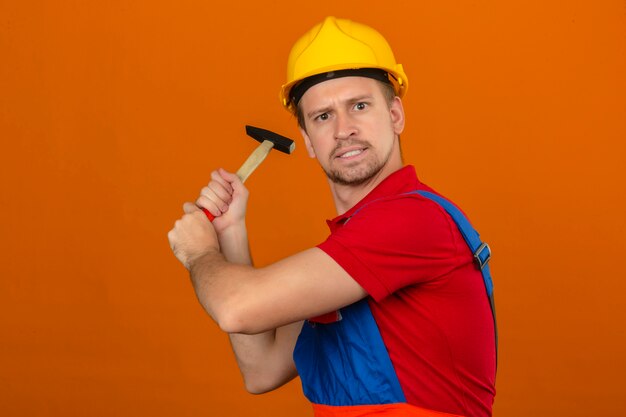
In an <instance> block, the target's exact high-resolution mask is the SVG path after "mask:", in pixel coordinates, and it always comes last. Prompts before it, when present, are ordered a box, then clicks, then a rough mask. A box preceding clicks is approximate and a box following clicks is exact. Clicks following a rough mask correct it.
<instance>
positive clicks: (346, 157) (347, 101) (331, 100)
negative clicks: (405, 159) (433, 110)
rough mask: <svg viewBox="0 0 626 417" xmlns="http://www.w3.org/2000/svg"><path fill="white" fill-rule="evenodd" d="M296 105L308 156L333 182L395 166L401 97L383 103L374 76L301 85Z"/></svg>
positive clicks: (353, 181) (355, 181) (351, 181)
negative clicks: (304, 86)
mask: <svg viewBox="0 0 626 417" xmlns="http://www.w3.org/2000/svg"><path fill="white" fill-rule="evenodd" d="M300 106H301V109H302V113H303V115H304V122H305V126H306V131H305V130H304V129H301V133H302V136H303V137H304V141H305V144H306V147H307V151H308V153H309V156H311V157H312V158H317V159H318V161H319V163H320V165H321V166H322V169H323V170H324V172H325V173H326V175H327V176H328V178H329V179H330V180H331V181H332V182H333V183H335V184H340V185H360V184H363V183H366V182H368V181H369V180H371V179H372V178H374V177H376V176H377V175H378V174H379V173H380V172H381V171H383V170H385V169H388V170H391V171H390V172H393V171H395V170H396V169H398V168H400V167H401V165H402V162H401V158H400V146H399V143H398V135H399V134H400V133H401V132H402V130H403V128H404V111H403V109H402V102H401V101H400V99H399V98H397V97H396V98H395V99H394V100H393V101H392V102H391V104H389V103H388V101H387V99H386V98H385V96H384V95H383V92H382V89H381V86H380V85H379V82H378V81H375V80H373V79H371V78H365V77H343V78H336V79H333V80H329V81H324V82H322V83H320V84H316V85H314V86H313V87H311V88H310V89H309V90H307V92H306V93H305V94H304V95H303V96H302V99H301V101H300ZM398 164H399V166H397V167H396V166H395V165H398ZM391 165H394V166H393V167H392V166H391Z"/></svg>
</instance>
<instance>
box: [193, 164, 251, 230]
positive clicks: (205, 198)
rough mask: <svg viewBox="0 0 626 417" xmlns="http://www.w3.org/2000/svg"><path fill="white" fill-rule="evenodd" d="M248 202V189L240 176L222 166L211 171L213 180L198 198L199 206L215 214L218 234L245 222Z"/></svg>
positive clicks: (197, 203)
mask: <svg viewBox="0 0 626 417" xmlns="http://www.w3.org/2000/svg"><path fill="white" fill-rule="evenodd" d="M247 204H248V190H247V189H246V187H245V186H244V185H243V183H242V182H241V180H240V179H239V177H237V175H236V174H233V173H230V172H228V171H226V170H224V169H221V168H220V169H218V170H217V171H213V172H212V173H211V182H210V183H209V185H207V186H206V187H204V188H203V189H202V190H201V191H200V196H199V197H198V199H197V200H196V205H197V206H198V207H203V208H205V209H207V210H208V211H210V212H211V214H213V215H214V216H215V220H213V226H214V227H215V231H216V232H217V234H218V235H221V234H222V232H224V231H225V230H226V229H228V228H230V227H232V226H241V225H243V224H244V222H245V217H246V208H247Z"/></svg>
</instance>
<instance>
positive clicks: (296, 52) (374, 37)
mask: <svg viewBox="0 0 626 417" xmlns="http://www.w3.org/2000/svg"><path fill="white" fill-rule="evenodd" d="M369 68H373V69H377V70H383V71H373V72H377V73H382V74H384V77H385V80H384V81H386V82H390V83H391V84H392V85H393V86H394V89H395V91H396V94H397V95H398V96H399V97H402V96H404V94H406V91H407V89H408V86H409V83H408V79H407V77H406V74H405V73H404V70H403V69H402V65H401V64H398V63H396V59H395V57H394V56H393V52H392V50H391V47H390V46H389V44H388V43H387V41H386V40H385V38H383V36H382V35H381V34H380V33H378V32H377V31H376V30H374V29H372V28H371V27H369V26H366V25H363V24H360V23H356V22H352V21H350V20H347V19H337V18H335V17H332V16H329V17H327V18H326V19H324V21H323V22H322V23H319V24H317V25H315V26H314V27H313V28H312V29H311V30H309V31H308V32H307V33H305V34H304V36H302V37H301V38H300V39H298V41H297V42H296V43H295V44H294V46H293V47H292V48H291V53H290V54H289V60H288V62H287V82H286V83H285V84H284V85H283V86H282V88H281V90H280V101H281V103H282V105H283V106H285V108H286V109H287V110H289V111H290V112H292V113H295V110H296V105H297V101H298V100H299V99H300V97H301V95H300V96H299V97H296V98H295V100H294V97H293V96H292V91H293V90H294V87H295V86H296V85H299V84H300V83H301V82H302V81H303V80H304V79H306V78H309V77H312V76H314V75H319V74H324V73H335V72H339V73H340V72H342V71H345V70H358V69H369ZM347 74H348V75H350V74H351V73H350V72H348V73H347ZM387 74H388V75H387ZM353 75H362V74H360V73H359V72H355V73H353ZM344 76H345V75H344ZM363 76H368V77H371V78H378V76H373V75H367V74H365V75H363ZM328 78H332V77H328ZM320 81H322V80H318V81H317V82H320ZM314 84H315V82H313V83H312V84H311V85H314ZM302 94H303V92H302Z"/></svg>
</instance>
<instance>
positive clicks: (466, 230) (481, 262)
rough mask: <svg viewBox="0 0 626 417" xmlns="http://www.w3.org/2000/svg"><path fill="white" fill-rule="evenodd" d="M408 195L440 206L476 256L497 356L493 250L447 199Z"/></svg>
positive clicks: (431, 194)
mask: <svg viewBox="0 0 626 417" xmlns="http://www.w3.org/2000/svg"><path fill="white" fill-rule="evenodd" d="M407 194H419V195H421V196H423V197H425V198H428V199H429V200H432V201H434V202H435V203H437V204H439V205H440V206H441V207H442V208H443V209H444V210H445V211H446V212H447V213H448V214H449V215H450V217H452V220H453V221H454V223H455V224H456V226H457V227H458V228H459V231H460V232H461V235H462V236H463V239H465V242H466V243H467V245H468V246H469V248H470V250H471V251H472V253H473V254H474V261H475V262H476V266H477V267H478V268H480V271H481V273H482V276H483V282H484V284H485V290H486V292H487V298H488V299H489V305H490V306H491V314H492V315H493V326H494V330H495V336H496V355H497V352H498V328H497V326H496V305H495V301H494V297H493V281H492V279H491V271H490V270H489V265H488V263H489V260H490V259H491V248H489V245H488V244H487V243H484V242H482V241H481V240H480V235H479V234H478V232H477V231H476V229H474V227H472V224H471V223H470V222H469V220H468V219H467V217H465V215H464V214H463V213H462V212H461V210H459V209H458V208H457V207H456V206H455V205H454V204H452V203H451V202H450V201H448V200H446V199H445V198H443V197H441V196H440V195H437V194H435V193H431V192H429V191H420V190H416V191H411V192H409V193H407Z"/></svg>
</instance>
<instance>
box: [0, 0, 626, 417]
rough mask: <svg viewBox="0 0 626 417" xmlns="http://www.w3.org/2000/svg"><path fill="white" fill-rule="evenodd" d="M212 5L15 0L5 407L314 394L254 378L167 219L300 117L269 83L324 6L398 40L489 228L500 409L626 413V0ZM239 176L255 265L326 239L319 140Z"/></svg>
mask: <svg viewBox="0 0 626 417" xmlns="http://www.w3.org/2000/svg"><path fill="white" fill-rule="evenodd" d="M212 3H213V2H209V1H197V0H184V1H145V0H144V1H122V0H112V1H107V2H79V1H61V0H59V1H51V0H49V1H38V2H35V1H1V2H0V128H1V130H0V141H1V144H2V147H1V148H0V181H1V186H0V212H1V219H0V236H1V239H0V257H1V258H0V259H1V261H0V414H1V415H3V416H35V415H37V416H113V415H114V416H137V415H151V416H172V415H176V416H201V415H204V416H229V415H232V416H272V417H275V416H298V415H302V416H306V415H310V411H309V406H308V404H307V403H306V402H305V401H304V399H303V398H302V395H301V391H300V387H299V384H298V383H297V382H296V383H292V384H290V385H289V386H287V387H286V388H283V389H281V390H279V391H277V392H275V393H272V394H269V395H267V396H261V397H254V396H250V395H247V394H246V393H245V392H244V390H243V388H242V385H241V382H240V377H239V374H238V371H237V368H236V365H235V363H234V360H233V357H232V354H231V353H230V351H229V345H228V341H227V338H226V337H225V336H224V335H223V334H221V333H220V332H219V331H218V329H217V327H216V326H215V325H214V324H213V323H212V322H211V321H210V319H209V318H208V317H207V316H206V315H205V314H204V313H203V311H202V309H201V308H200V306H199V305H198V303H197V302H196V300H195V296H194V294H193V291H192V289H191V286H190V284H189V282H188V278H187V277H186V274H185V271H184V270H183V268H182V267H181V266H180V265H179V264H178V263H177V261H176V260H175V258H174V257H173V256H172V255H171V253H170V250H169V247H168V243H167V240H166V233H167V231H168V230H169V229H170V227H171V225H172V223H173V221H174V220H175V219H176V218H177V217H178V216H179V215H180V214H181V204H182V202H183V201H186V200H191V199H193V198H195V196H196V194H197V192H198V191H199V189H200V188H201V186H202V185H203V184H204V183H206V182H207V181H208V174H209V172H210V171H211V170H212V169H214V168H216V167H218V166H223V167H226V168H228V169H231V170H234V169H236V168H237V167H238V165H239V164H240V163H241V162H242V161H243V160H244V158H245V157H246V156H247V154H248V153H249V152H251V150H252V149H253V147H254V142H253V141H252V140H251V139H249V138H247V137H246V136H245V135H244V133H243V126H244V124H253V125H259V126H262V127H265V128H269V129H272V130H276V131H278V132H281V133H283V134H286V135H289V136H293V137H296V136H297V135H298V134H297V129H296V127H295V122H294V120H293V119H292V118H291V117H290V116H289V115H288V114H287V113H286V112H284V111H283V110H282V109H281V107H280V106H279V104H278V100H277V94H278V88H279V86H280V85H281V83H282V81H283V77H284V65H285V61H286V56H287V53H288V51H289V48H290V46H291V43H292V42H293V41H295V39H296V38H297V37H298V36H299V35H300V34H302V33H303V32H304V31H305V30H307V29H308V28H309V27H311V26H312V25H313V24H315V23H317V22H318V21H320V20H321V19H322V18H323V17H324V16H325V15H326V14H335V15H337V16H341V17H351V18H352V19H354V20H356V21H360V22H364V23H368V24H371V25H373V26H375V27H376V28H378V29H379V30H380V31H381V32H382V33H383V34H384V35H385V36H386V37H387V38H388V40H389V41H390V42H391V43H392V45H393V47H394V50H395V51H396V55H397V58H398V60H399V61H400V62H402V63H403V64H404V66H405V69H406V71H407V73H408V74H409V77H410V80H411V86H410V90H409V93H408V95H407V97H406V101H405V105H406V109H407V113H408V115H407V117H408V126H407V129H406V133H405V134H404V135H403V143H404V147H405V149H404V151H405V158H406V160H407V161H408V162H410V163H413V164H415V165H416V166H417V168H418V172H419V173H420V175H421V177H422V179H423V180H425V181H426V182H427V183H429V184H430V185H432V186H434V187H435V188H437V189H439V190H440V191H442V192H443V193H445V194H447V195H448V196H449V197H451V198H452V199H454V200H456V201H457V202H458V203H459V204H460V205H462V206H463V208H464V209H465V211H466V212H468V213H469V214H470V216H471V217H472V219H473V222H474V223H475V224H476V225H477V227H478V228H479V229H480V230H481V233H482V235H483V237H484V238H485V239H486V240H488V241H489V242H490V243H491V245H492V247H493V250H494V253H495V259H494V260H493V267H492V268H493V271H494V275H495V280H496V291H497V292H496V295H497V302H498V319H499V324H500V332H501V333H500V346H501V350H500V368H499V375H498V396H497V399H496V405H495V411H496V415H500V416H535V417H537V416H557V415H568V416H589V415H598V416H623V415H625V414H626V401H625V400H624V395H623V390H624V374H625V373H626V366H625V365H626V364H625V359H624V357H625V352H626V343H625V339H626V336H625V333H624V318H625V317H624V316H625V312H624V308H623V307H622V298H623V295H624V293H625V290H626V285H625V284H624V278H625V276H626V267H625V266H624V259H625V255H626V240H625V238H624V236H625V234H626V222H625V220H624V219H625V217H624V213H625V212H626V202H625V194H626V193H625V186H624V183H625V181H624V180H625V178H624V177H625V174H624V165H623V162H624V157H625V156H626V155H625V152H624V151H625V149H624V148H625V145H624V142H625V139H626V77H625V74H626V4H625V3H624V2H623V1H621V0H613V1H609V0H605V1H596V2H591V1H588V2H580V1H554V0H553V1H536V0H535V1H521V0H516V1H491V2H487V1H437V2H435V1H432V2H422V1H420V2H409V1H399V2H395V3H393V2H391V3H380V2H374V1H368V0H362V1H345V2H340V3H341V4H339V5H336V6H335V7H333V8H329V7H327V5H326V4H319V3H315V2H314V3H311V4H303V5H300V4H299V3H298V6H297V7H298V10H295V9H294V5H295V4H296V3H294V2H293V1H289V2H287V1H284V0H275V1H272V2H257V1H242V2H239V3H236V4H235V3H230V2H215V4H212ZM387 4H388V6H387V7H385V5H387ZM381 5H382V6H381ZM299 145H302V143H301V142H300V143H299ZM248 186H249V189H250V190H251V201H250V210H249V213H250V214H249V228H250V234H251V245H252V250H253V253H254V256H255V259H256V261H257V263H258V264H259V265H264V264H267V263H269V262H272V261H275V260H277V259H280V258H281V257H284V256H286V255H288V254H291V253H293V252H295V251H298V250H301V249H304V248H307V247H310V246H311V245H314V244H316V243H317V242H319V241H320V240H321V239H323V238H324V236H325V233H326V228H325V224H324V222H323V221H322V220H323V219H324V218H326V217H330V216H332V213H333V207H332V204H331V201H330V199H329V196H328V191H327V188H326V184H325V180H324V179H323V177H322V175H321V173H320V170H319V169H318V168H317V166H316V165H315V163H313V162H311V161H309V160H308V159H307V158H306V156H305V152H304V151H303V146H300V149H299V150H298V151H297V152H296V154H295V155H293V156H290V157H287V156H285V155H282V154H273V155H270V158H269V159H268V161H267V162H265V163H264V165H262V166H261V168H260V169H259V170H258V171H257V172H256V173H255V174H254V176H253V177H251V179H250V181H249V183H248Z"/></svg>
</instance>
